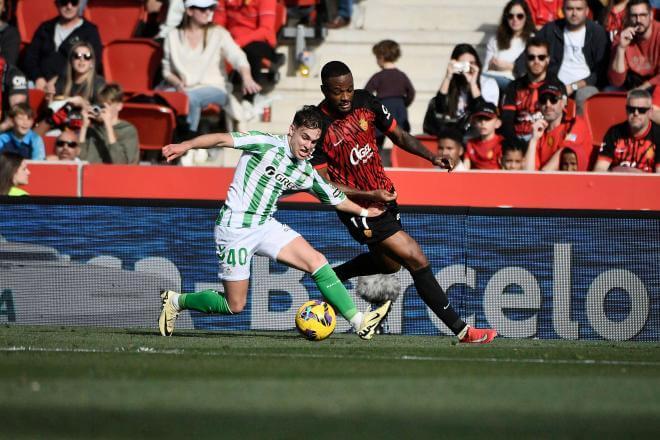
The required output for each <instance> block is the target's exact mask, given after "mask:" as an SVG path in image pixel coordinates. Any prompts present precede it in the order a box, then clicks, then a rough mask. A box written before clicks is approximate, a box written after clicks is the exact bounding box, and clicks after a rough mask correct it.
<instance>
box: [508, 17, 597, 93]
mask: <svg viewBox="0 0 660 440" xmlns="http://www.w3.org/2000/svg"><path fill="white" fill-rule="evenodd" d="M586 27H587V29H586V34H585V37H584V48H583V49H582V52H583V53H584V58H585V60H586V61H587V65H588V66H589V70H590V71H591V75H589V76H588V77H587V78H585V79H586V81H587V84H588V85H590V86H596V87H602V86H605V85H606V84H607V66H608V60H609V55H610V39H609V38H608V37H607V32H606V31H605V29H604V28H603V27H602V26H601V25H600V24H598V23H596V22H594V21H592V20H589V19H587V23H586ZM565 28H566V20H565V19H561V20H555V21H551V22H550V23H547V24H546V25H545V26H543V28H541V30H540V31H538V32H537V34H536V36H537V37H539V38H541V39H542V40H545V41H547V42H548V43H549V45H550V66H549V68H548V73H550V74H551V75H555V76H556V75H557V74H558V73H559V67H560V66H561V63H562V61H563V59H564V29H565ZM526 58H527V55H526V53H525V51H523V53H522V54H520V56H519V57H518V59H516V63H515V68H514V74H515V76H516V78H519V77H521V76H523V75H524V74H525V72H526V67H527V66H526V64H527V59H526Z"/></svg>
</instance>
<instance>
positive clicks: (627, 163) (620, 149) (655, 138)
mask: <svg viewBox="0 0 660 440" xmlns="http://www.w3.org/2000/svg"><path fill="white" fill-rule="evenodd" d="M652 112H653V109H652V105H651V94H650V93H649V92H648V91H647V90H643V89H636V90H631V91H630V92H628V97H627V99H626V113H627V114H628V120H627V121H624V122H622V123H620V124H616V125H614V126H612V127H610V129H609V130H607V133H606V134H605V138H604V140H603V145H602V146H601V148H600V151H599V153H598V160H597V161H596V165H595V166H594V171H608V170H610V171H616V172H637V173H642V172H643V173H653V172H656V173H658V172H660V162H659V161H658V160H657V159H656V155H657V153H658V148H657V147H658V143H660V125H658V124H656V123H655V122H653V121H652V120H651V113H652Z"/></svg>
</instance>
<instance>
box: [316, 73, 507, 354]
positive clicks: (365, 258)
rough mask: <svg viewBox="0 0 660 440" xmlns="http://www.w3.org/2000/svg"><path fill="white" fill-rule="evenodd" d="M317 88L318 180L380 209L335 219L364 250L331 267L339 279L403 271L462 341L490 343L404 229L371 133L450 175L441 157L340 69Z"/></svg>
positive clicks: (323, 75)
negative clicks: (369, 215)
mask: <svg viewBox="0 0 660 440" xmlns="http://www.w3.org/2000/svg"><path fill="white" fill-rule="evenodd" d="M321 81H322V84H321V91H322V92H323V95H324V96H325V99H324V100H323V101H322V102H321V103H320V104H319V108H320V109H321V111H322V112H323V114H324V115H325V116H326V121H325V122H326V123H325V126H326V130H325V133H324V137H323V142H319V146H317V148H316V150H315V151H314V156H313V157H312V159H311V162H312V165H314V168H316V170H317V171H318V173H319V174H320V175H321V177H323V178H324V179H325V180H326V181H328V182H331V183H332V184H333V185H334V186H335V187H337V188H338V189H340V190H342V191H344V193H345V194H346V196H348V198H349V199H351V200H353V201H355V202H356V203H358V204H359V205H361V206H363V207H365V208H366V207H369V206H372V205H378V206H384V207H385V212H384V213H383V214H381V215H380V216H378V217H376V218H374V219H372V220H369V221H366V220H363V219H361V218H357V217H355V216H351V215H343V214H340V215H339V219H340V220H341V222H342V223H343V224H344V226H346V228H347V229H348V232H349V233H350V234H351V236H352V237H353V238H354V239H355V240H356V241H357V242H359V243H360V244H364V245H367V246H368V247H369V251H368V252H365V253H363V254H360V255H358V256H357V257H355V258H353V259H352V260H350V261H347V262H346V263H344V264H341V265H339V266H337V267H336V268H335V272H336V274H337V277H338V278H339V279H340V280H341V281H346V280H349V279H351V278H354V277H357V276H365V275H374V274H380V273H396V272H398V271H399V269H400V268H401V266H404V267H405V268H406V269H407V270H408V271H409V272H410V275H411V276H412V279H413V282H414V284H415V288H416V290H417V293H418V294H419V296H420V297H421V298H422V300H423V301H424V302H425V303H426V305H428V307H429V308H430V309H431V310H432V311H433V313H434V314H435V315H436V316H437V317H438V318H440V320H441V321H442V322H443V323H444V324H445V325H446V326H447V327H448V328H449V329H450V330H451V331H452V332H453V333H454V334H455V335H456V336H457V337H458V339H459V341H460V342H466V343H481V344H486V343H488V342H490V341H492V340H493V338H495V336H497V332H496V331H495V330H490V329H478V328H475V327H472V326H469V325H468V324H467V323H466V322H465V321H463V320H462V319H461V318H460V316H459V315H458V313H457V312H456V310H455V309H454V308H453V306H452V304H450V302H449V298H448V297H447V294H446V293H445V292H444V291H443V289H442V287H440V285H439V284H438V280H437V279H436V278H435V275H434V274H433V270H432V268H431V264H430V263H429V260H428V258H427V257H426V255H425V254H424V251H423V250H422V248H421V247H420V246H419V244H418V243H417V242H416V241H415V239H414V238H412V237H411V236H410V235H408V233H407V232H406V231H405V230H404V229H403V225H402V224H401V213H400V211H399V208H398V205H397V203H396V198H397V194H396V190H395V189H394V184H393V183H392V181H391V180H390V178H389V177H388V176H387V174H385V170H384V168H383V162H382V159H381V157H380V154H379V153H378V146H377V145H376V128H378V129H379V130H380V131H381V132H383V133H385V135H386V136H387V137H389V138H390V140H391V141H392V142H393V143H394V144H395V145H398V146H399V147H401V148H403V149H405V150H406V151H408V152H410V153H412V154H415V155H417V156H420V157H423V158H426V159H427V160H428V161H429V162H431V163H432V164H434V165H438V166H442V167H444V168H451V166H452V165H453V164H448V163H447V162H448V160H447V159H444V158H443V157H442V156H441V155H440V154H432V153H431V152H430V151H428V150H427V149H426V147H424V145H422V143H421V142H420V141H419V140H418V139H416V138H415V137H414V136H411V135H410V133H408V132H406V131H404V130H402V129H401V127H399V125H398V124H397V121H396V119H394V117H392V114H391V113H390V111H389V109H388V108H387V107H386V106H384V105H383V104H382V103H381V102H380V101H379V100H378V99H377V98H376V97H375V96H373V95H372V94H371V93H369V92H367V91H366V90H354V82H353V74H352V73H351V70H350V69H349V68H348V66H347V65H346V64H344V63H342V62H340V61H331V62H329V63H327V64H326V65H325V66H323V69H322V70H321Z"/></svg>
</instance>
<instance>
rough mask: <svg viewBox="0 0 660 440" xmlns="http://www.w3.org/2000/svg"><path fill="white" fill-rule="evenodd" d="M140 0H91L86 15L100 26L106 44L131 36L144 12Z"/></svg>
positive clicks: (102, 39)
mask: <svg viewBox="0 0 660 440" xmlns="http://www.w3.org/2000/svg"><path fill="white" fill-rule="evenodd" d="M142 4H143V2H141V1H139V0H89V1H88V2H87V9H85V16H86V17H87V18H88V19H89V21H91V22H92V23H94V24H95V25H96V26H98V28H99V33H100V34H101V42H102V43H103V44H104V45H107V44H108V43H111V42H112V41H115V40H121V39H127V38H131V37H132V36H133V35H134V33H135V28H136V27H137V24H138V22H139V21H140V19H141V18H142V16H143V14H144V7H143V5H142Z"/></svg>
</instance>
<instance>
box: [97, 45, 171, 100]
mask: <svg viewBox="0 0 660 440" xmlns="http://www.w3.org/2000/svg"><path fill="white" fill-rule="evenodd" d="M162 58H163V52H162V49H161V47H160V46H159V45H158V44H157V43H155V42H154V41H153V40H150V39H147V38H133V39H129V40H115V41H113V42H111V43H108V44H107V45H106V46H105V49H104V50H103V71H104V76H105V80H106V81H107V82H117V83H119V84H121V86H122V87H123V88H124V90H150V89H151V88H152V82H153V80H154V77H155V76H156V72H157V71H158V68H159V67H160V62H161V60H162Z"/></svg>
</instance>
